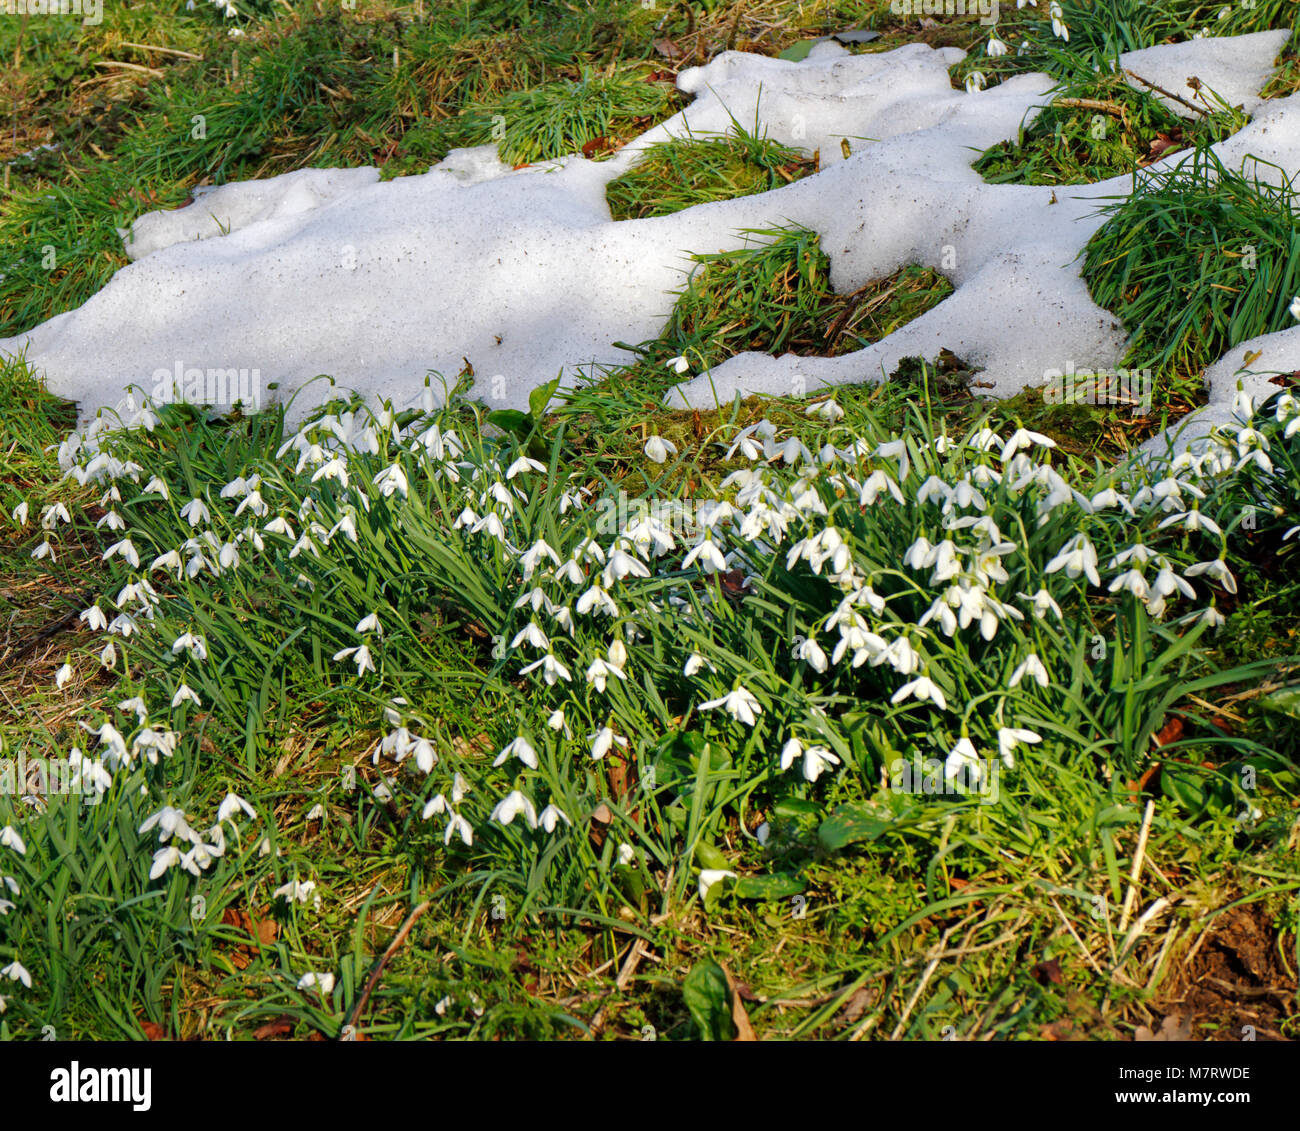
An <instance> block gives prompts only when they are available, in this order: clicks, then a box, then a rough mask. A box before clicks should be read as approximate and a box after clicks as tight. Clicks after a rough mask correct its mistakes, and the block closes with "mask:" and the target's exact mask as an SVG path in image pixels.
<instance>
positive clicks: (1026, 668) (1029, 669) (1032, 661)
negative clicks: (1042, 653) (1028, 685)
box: [1007, 652, 1051, 687]
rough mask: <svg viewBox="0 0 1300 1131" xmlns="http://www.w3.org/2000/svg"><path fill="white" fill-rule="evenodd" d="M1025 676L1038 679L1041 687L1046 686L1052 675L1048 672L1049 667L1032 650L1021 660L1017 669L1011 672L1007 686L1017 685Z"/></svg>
mask: <svg viewBox="0 0 1300 1131" xmlns="http://www.w3.org/2000/svg"><path fill="white" fill-rule="evenodd" d="M1025 676H1029V677H1030V678H1031V679H1034V680H1036V681H1037V682H1038V686H1039V687H1046V686H1047V685H1048V684H1049V683H1050V682H1051V677H1050V676H1049V675H1048V674H1047V668H1045V667H1044V666H1043V661H1042V660H1040V659H1039V658H1038V655H1037V654H1036V653H1034V652H1030V653H1029V655H1028V656H1026V657H1025V658H1024V659H1023V660H1022V661H1021V662H1020V665H1019V666H1018V667H1017V668H1016V670H1015V671H1013V672H1012V673H1011V679H1010V680H1008V681H1007V686H1008V687H1017V686H1018V685H1019V684H1020V681H1021V680H1022V679H1024V678H1025Z"/></svg>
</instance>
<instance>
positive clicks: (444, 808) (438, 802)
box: [420, 793, 449, 821]
mask: <svg viewBox="0 0 1300 1131" xmlns="http://www.w3.org/2000/svg"><path fill="white" fill-rule="evenodd" d="M448 811H449V810H448V805H447V799H446V798H445V797H443V795H442V794H441V793H435V794H434V795H433V797H431V798H430V799H429V800H428V801H426V802H425V803H424V808H423V809H422V810H421V811H420V819H421V820H424V821H427V820H428V819H429V818H430V817H432V816H434V815H436V814H439V813H446V812H448Z"/></svg>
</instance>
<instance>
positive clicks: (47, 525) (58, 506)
mask: <svg viewBox="0 0 1300 1131" xmlns="http://www.w3.org/2000/svg"><path fill="white" fill-rule="evenodd" d="M113 513H114V514H116V513H117V512H116V511H114V512H113ZM71 521H72V516H71V515H70V514H68V508H67V507H65V506H64V505H63V504H62V503H52V504H51V505H50V506H48V507H46V508H45V509H44V510H42V511H41V529H42V530H53V529H54V528H55V527H56V526H57V525H58V524H59V523H60V522H71ZM103 521H104V520H103V519H100V522H103ZM117 521H118V522H119V523H120V522H121V521H122V519H121V516H118V520H117ZM95 525H96V526H98V525H99V523H98V522H97V523H95ZM110 529H116V530H120V529H122V527H121V526H117V527H110Z"/></svg>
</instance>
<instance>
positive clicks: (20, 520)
mask: <svg viewBox="0 0 1300 1131" xmlns="http://www.w3.org/2000/svg"><path fill="white" fill-rule="evenodd" d="M27 510H28V507H27V502H26V500H24V501H23V502H21V503H19V504H18V505H17V506H16V507H14V509H13V513H12V514H11V515H10V516H9V517H10V518H12V519H13V520H14V522H16V523H17V524H18V525H19V526H26V525H27Z"/></svg>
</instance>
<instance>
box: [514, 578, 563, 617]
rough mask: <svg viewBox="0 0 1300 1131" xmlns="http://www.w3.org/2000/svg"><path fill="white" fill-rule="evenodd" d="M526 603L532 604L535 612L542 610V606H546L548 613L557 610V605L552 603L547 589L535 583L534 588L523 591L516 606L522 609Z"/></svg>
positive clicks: (516, 601)
mask: <svg viewBox="0 0 1300 1131" xmlns="http://www.w3.org/2000/svg"><path fill="white" fill-rule="evenodd" d="M525 605H528V606H531V608H532V610H533V612H535V613H536V612H540V611H541V610H542V608H545V609H546V611H547V612H548V613H549V612H554V611H555V606H554V605H553V604H552V603H551V599H550V598H549V597H547V595H546V590H545V589H543V588H542V587H541V586H540V585H534V586H533V588H531V589H528V590H525V591H524V592H523V593H521V594H520V595H519V597H518V598H517V599H516V600H515V603H514V608H516V609H522V608H523V607H524V606H525Z"/></svg>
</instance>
